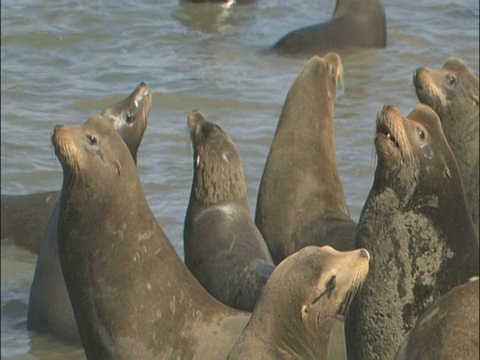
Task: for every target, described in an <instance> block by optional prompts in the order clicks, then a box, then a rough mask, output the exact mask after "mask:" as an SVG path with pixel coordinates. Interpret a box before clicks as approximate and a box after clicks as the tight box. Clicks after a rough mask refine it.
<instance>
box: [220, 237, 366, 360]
mask: <svg viewBox="0 0 480 360" xmlns="http://www.w3.org/2000/svg"><path fill="white" fill-rule="evenodd" d="M369 258H370V256H369V254H368V251H367V250H365V249H359V250H353V251H348V252H339V251H336V250H334V249H333V248H331V247H330V246H323V247H321V248H320V247H317V246H307V247H305V248H303V249H301V250H299V251H298V252H296V253H295V254H293V255H291V256H289V257H288V258H286V259H285V260H283V261H282V262H281V263H280V264H279V265H278V266H277V268H276V269H275V270H274V271H273V273H272V275H271V277H270V279H269V280H268V282H267V284H266V285H265V287H264V290H263V293H262V295H261V297H260V299H259V300H258V303H257V305H256V306H255V310H254V311H253V314H252V317H251V318H250V321H249V322H248V324H247V326H246V327H245V329H244V330H243V332H242V335H241V336H240V337H239V339H238V340H237V342H236V344H235V345H234V347H233V348H232V350H231V351H230V354H229V356H228V358H227V359H229V360H236V359H245V360H249V359H258V358H261V359H293V358H295V359H303V360H306V359H312V360H324V359H327V353H328V348H329V341H330V333H331V331H332V327H333V324H334V322H335V321H336V320H335V318H336V316H337V314H339V313H340V314H341V315H344V314H345V312H347V311H348V307H349V303H350V302H351V300H352V298H353V297H354V296H355V293H356V292H357V290H358V289H359V287H360V286H361V285H362V283H363V282H364V280H365V277H366V276H367V273H368V261H369ZM259 355H260V357H259Z"/></svg>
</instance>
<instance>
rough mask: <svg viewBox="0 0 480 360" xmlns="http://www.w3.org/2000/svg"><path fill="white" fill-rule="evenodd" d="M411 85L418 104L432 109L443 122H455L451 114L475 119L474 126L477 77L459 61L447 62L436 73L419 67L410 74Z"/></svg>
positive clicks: (476, 119)
mask: <svg viewBox="0 0 480 360" xmlns="http://www.w3.org/2000/svg"><path fill="white" fill-rule="evenodd" d="M413 84H414V86H415V92H416V94H417V97H418V100H419V101H420V102H421V103H423V104H426V105H428V106H430V107H431V108H432V109H434V110H435V111H436V112H437V114H438V115H439V116H440V118H441V119H442V121H443V122H445V119H451V121H456V122H458V121H460V120H459V119H458V115H457V116H455V114H465V113H466V114H467V118H468V119H471V118H472V117H475V118H474V119H473V121H474V122H475V123H476V124H477V126H478V104H479V82H478V77H477V76H476V75H475V74H474V73H473V72H472V71H471V70H470V69H469V68H468V67H467V65H466V64H465V62H463V60H461V59H458V58H453V57H452V58H449V59H447V61H446V62H445V64H444V65H443V67H442V68H441V69H440V70H437V71H434V70H431V69H428V68H424V67H420V68H418V69H416V70H415V72H414V74H413ZM445 125H446V124H444V126H445ZM447 125H448V126H454V124H447Z"/></svg>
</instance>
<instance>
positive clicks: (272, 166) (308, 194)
mask: <svg viewBox="0 0 480 360" xmlns="http://www.w3.org/2000/svg"><path fill="white" fill-rule="evenodd" d="M341 75H342V62H341V60H340V57H339V56H338V55H337V54H335V53H329V54H327V55H326V56H325V57H323V58H319V57H318V56H314V57H312V58H311V59H310V60H308V61H307V63H306V64H305V66H304V68H303V70H302V71H301V72H300V74H299V75H298V77H297V78H296V79H295V81H294V83H293V85H292V86H291V88H290V91H289V92H288V95H287V98H286V100H285V104H284V105H283V109H282V113H281V115H280V120H279V121H278V125H277V130H276V132H275V135H274V138H273V142H272V145H271V148H270V152H269V154H268V157H267V161H266V164H265V168H264V170H263V175H262V178H261V181H260V189H259V191H258V199H257V208H256V213H255V224H256V225H257V227H258V229H259V230H260V232H261V233H262V235H263V238H264V239H265V242H266V243H267V246H268V248H269V250H270V253H271V254H272V258H273V261H274V262H275V263H276V264H278V263H279V262H280V261H282V260H283V259H284V258H285V257H287V256H288V255H290V254H292V253H294V252H295V251H297V250H298V249H301V248H302V247H304V246H306V245H319V246H321V245H327V244H328V245H331V246H333V247H334V248H335V249H338V250H350V249H353V244H354V236H355V226H356V224H355V222H354V221H353V220H352V219H351V218H350V215H349V211H348V208H347V203H346V200H345V193H344V191H343V187H342V183H341V182H340V177H339V175H338V171H337V160H336V155H335V144H334V130H333V108H334V105H335V96H336V91H337V85H338V83H339V81H340V78H341Z"/></svg>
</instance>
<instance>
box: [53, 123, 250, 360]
mask: <svg viewBox="0 0 480 360" xmlns="http://www.w3.org/2000/svg"><path fill="white" fill-rule="evenodd" d="M52 143H53V145H54V147H55V153H56V155H57V157H58V159H59V160H60V162H61V164H62V168H63V174H64V180H63V188H62V195H61V199H60V216H59V220H58V245H59V257H60V263H61V267H62V272H63V275H64V278H65V282H66V285H67V289H68V293H69V297H70V300H71V302H72V306H73V310H74V313H75V319H76V321H77V324H78V329H79V332H80V335H81V337H82V342H83V345H84V349H85V354H86V355H87V358H88V359H144V360H148V359H167V358H168V359H177V358H178V359H225V357H226V355H227V354H228V351H229V350H230V348H231V347H232V346H233V343H234V342H235V341H236V339H237V338H238V335H239V334H240V332H241V330H242V329H243V327H244V326H245V324H246V322H247V320H248V318H249V315H248V313H245V312H242V311H239V310H235V309H232V308H229V307H227V306H226V305H223V304H222V303H220V302H218V301H217V300H215V299H214V298H213V297H211V296H210V295H209V294H208V292H207V291H206V290H205V289H204V288H203V287H202V286H201V285H200V284H199V283H198V281H197V280H196V279H195V277H194V276H193V275H192V274H191V273H190V271H189V270H188V269H187V267H186V266H185V265H184V264H183V262H182V261H181V259H180V258H179V256H178V255H177V253H176V251H175V249H174V248H173V246H172V245H171V244H170V242H169V241H168V239H167V237H166V235H165V234H164V232H163V231H162V229H161V228H160V226H159V225H158V223H157V221H156V219H155V217H154V216H153V214H152V212H151V210H150V208H149V207H148V204H147V201H146V199H145V195H144V193H143V190H142V187H141V184H140V180H139V177H138V174H137V171H136V168H135V162H134V161H133V159H132V157H131V155H130V153H129V151H128V149H127V147H126V145H125V143H124V142H123V141H122V139H121V137H120V136H119V134H118V133H117V132H116V131H115V129H114V128H113V126H112V125H111V124H110V123H109V122H108V121H106V119H105V118H104V117H102V116H93V117H91V118H90V119H89V120H87V122H85V123H84V124H83V125H81V126H79V127H68V126H63V125H59V126H57V127H55V129H54V132H53V135H52ZM92 224H95V226H92Z"/></svg>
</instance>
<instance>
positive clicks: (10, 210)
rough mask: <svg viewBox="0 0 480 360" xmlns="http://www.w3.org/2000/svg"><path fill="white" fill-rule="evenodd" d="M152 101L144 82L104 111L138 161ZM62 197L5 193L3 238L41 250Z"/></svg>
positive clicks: (55, 194) (54, 193) (3, 201)
mask: <svg viewBox="0 0 480 360" xmlns="http://www.w3.org/2000/svg"><path fill="white" fill-rule="evenodd" d="M151 102H152V95H151V93H150V89H149V88H148V86H147V85H146V84H145V83H144V82H142V83H140V85H138V86H137V87H136V88H135V90H134V91H133V92H132V93H131V94H130V95H129V96H128V97H127V98H125V99H124V100H121V101H119V102H117V103H115V104H113V105H112V106H110V107H108V108H106V109H105V110H103V112H102V114H103V115H105V116H106V117H107V118H108V119H109V120H110V121H111V122H112V123H113V124H114V126H115V128H116V129H117V131H118V132H119V133H120V134H121V136H122V137H123V139H124V140H125V142H126V143H127V145H128V147H129V149H130V152H131V154H132V156H133V157H134V159H135V161H136V158H137V150H138V147H139V145H140V141H141V140H142V137H143V133H144V132H145V129H146V127H147V120H148V115H149V113H150V106H151ZM59 197H60V192H59V191H48V192H42V193H35V194H28V195H5V194H2V196H1V214H2V216H1V236H2V241H4V240H5V239H11V240H13V241H14V243H15V244H16V245H18V246H21V247H23V248H26V249H27V250H30V251H31V252H33V253H35V254H38V252H39V251H40V245H41V243H42V239H43V236H44V235H45V231H46V229H47V225H48V221H49V219H50V216H51V215H52V213H53V210H54V209H55V206H56V205H57V201H58V198H59Z"/></svg>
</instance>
